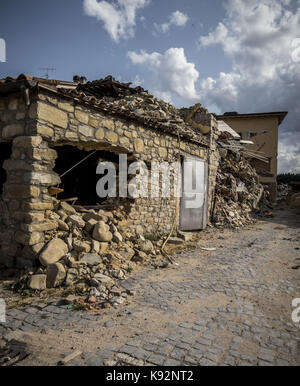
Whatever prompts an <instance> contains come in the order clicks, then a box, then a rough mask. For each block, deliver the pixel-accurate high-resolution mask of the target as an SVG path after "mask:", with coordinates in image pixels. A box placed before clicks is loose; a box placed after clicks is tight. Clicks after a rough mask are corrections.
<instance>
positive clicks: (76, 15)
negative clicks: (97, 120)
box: [0, 0, 300, 172]
mask: <svg viewBox="0 0 300 386" xmlns="http://www.w3.org/2000/svg"><path fill="white" fill-rule="evenodd" d="M0 38H2V39H5V41H6V47H7V54H6V55H7V62H6V63H1V62H0V77H6V76H17V75H19V74H20V73H28V74H31V75H35V76H43V75H44V74H45V71H42V70H41V69H40V68H42V67H55V68H56V70H55V72H53V73H50V75H51V77H53V78H56V79H63V80H72V77H73V75H75V74H79V75H85V76H86V77H87V78H88V79H89V80H93V79H98V78H101V77H104V76H106V75H108V74H111V75H113V76H114V77H116V78H117V79H120V80H122V81H126V82H128V81H133V82H135V84H139V83H140V84H141V85H142V86H143V87H144V88H145V89H148V90H149V91H150V92H152V93H153V94H154V95H156V96H159V97H162V98H163V99H166V100H168V101H170V102H172V103H173V104H175V105H176V106H178V107H179V106H188V105H192V104H194V103H197V102H200V103H202V105H204V106H205V107H207V108H208V109H209V110H210V111H212V112H217V113H221V112H224V111H239V112H241V113H242V112H256V111H281V110H289V112H290V113H289V116H288V119H287V120H286V121H285V123H284V124H283V125H282V126H281V128H280V133H281V134H280V146H279V166H280V171H296V172H300V149H299V141H300V136H299V130H300V129H299V122H300V91H299V90H300V1H299V0H251V1H250V0H224V1H220V0H185V1H182V0H114V1H108V0H107V1H100V2H99V1H98V2H97V0H63V1H58V0H52V1H48V0H43V1H38V0H27V1H20V0H2V1H1V5H0ZM297 39H298V40H297ZM293 42H294V43H293ZM292 44H294V46H293V45H292ZM298 59H299V60H298Z"/></svg>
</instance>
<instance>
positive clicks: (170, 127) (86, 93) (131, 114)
mask: <svg viewBox="0 0 300 386" xmlns="http://www.w3.org/2000/svg"><path fill="white" fill-rule="evenodd" d="M33 88H35V89H45V90H48V91H50V92H52V93H56V94H59V95H62V96H64V97H67V98H72V99H74V100H75V101H77V102H78V103H80V104H83V105H89V106H92V107H94V108H99V109H100V110H102V111H103V112H105V113H107V114H110V115H116V116H118V117H120V118H123V119H128V120H133V121H136V122H138V123H140V124H143V125H145V126H146V127H149V128H153V129H157V130H160V131H163V132H166V133H168V134H172V135H178V136H180V137H181V138H185V139H188V140H191V141H193V142H196V143H199V144H202V145H205V146H208V145H209V140H208V139H207V137H206V136H204V135H203V134H202V133H201V132H200V131H199V130H197V129H195V128H194V127H193V126H192V125H190V124H189V123H188V122H185V121H184V120H183V119H182V117H181V115H180V110H178V109H177V108H175V107H174V106H173V105H171V104H170V103H166V102H164V101H163V100H161V99H159V98H155V97H154V96H153V95H151V94H150V93H149V92H148V91H145V90H144V89H143V88H142V87H135V88H134V87H131V83H121V82H118V81H117V80H115V79H114V78H113V77H112V76H107V77H106V78H104V79H99V80H95V81H92V82H87V83H78V82H67V81H59V80H53V79H44V78H37V77H33V76H29V75H25V74H21V75H19V76H18V78H11V77H8V78H6V79H0V95H1V94H2V95H6V94H9V93H11V92H16V91H18V90H22V89H23V90H24V89H33Z"/></svg>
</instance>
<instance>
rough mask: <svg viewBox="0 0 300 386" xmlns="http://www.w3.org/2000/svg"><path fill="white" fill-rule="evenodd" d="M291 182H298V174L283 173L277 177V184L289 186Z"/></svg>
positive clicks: (299, 178)
mask: <svg viewBox="0 0 300 386" xmlns="http://www.w3.org/2000/svg"><path fill="white" fill-rule="evenodd" d="M292 181H299V182H300V174H293V173H284V174H278V176H277V182H278V184H289V183H290V182H292Z"/></svg>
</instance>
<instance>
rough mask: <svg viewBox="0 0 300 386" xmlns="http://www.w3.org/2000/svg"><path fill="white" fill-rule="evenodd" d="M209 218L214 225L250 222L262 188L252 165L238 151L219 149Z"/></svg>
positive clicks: (239, 225) (241, 224)
mask: <svg viewBox="0 0 300 386" xmlns="http://www.w3.org/2000/svg"><path fill="white" fill-rule="evenodd" d="M221 150H222V151H221V152H220V153H221V159H220V163H219V169H218V172H217V180H216V190H215V202H214V208H213V213H212V222H213V223H214V225H215V226H217V227H222V226H229V227H233V228H238V227H242V226H244V225H247V224H251V223H253V218H252V216H251V213H252V212H253V211H254V210H256V209H258V207H259V203H260V200H261V199H262V197H263V193H264V188H263V186H262V185H261V184H260V183H259V181H258V176H257V173H256V171H255V169H254V168H253V167H252V166H251V165H250V164H249V162H248V160H247V159H246V158H244V157H243V156H241V155H240V154H239V153H236V152H232V151H230V150H226V151H224V149H221Z"/></svg>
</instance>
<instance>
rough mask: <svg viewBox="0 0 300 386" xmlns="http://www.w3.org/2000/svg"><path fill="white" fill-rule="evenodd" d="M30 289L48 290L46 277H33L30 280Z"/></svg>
mask: <svg viewBox="0 0 300 386" xmlns="http://www.w3.org/2000/svg"><path fill="white" fill-rule="evenodd" d="M28 287H29V288H31V289H33V290H38V291H42V290H44V289H46V275H33V276H31V277H30V278H29V280H28Z"/></svg>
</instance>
